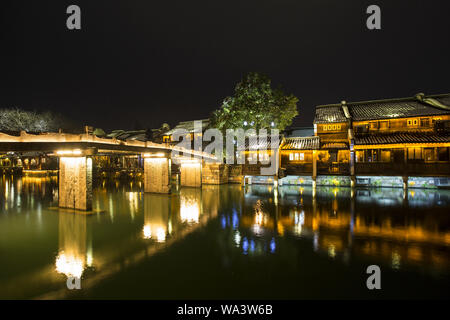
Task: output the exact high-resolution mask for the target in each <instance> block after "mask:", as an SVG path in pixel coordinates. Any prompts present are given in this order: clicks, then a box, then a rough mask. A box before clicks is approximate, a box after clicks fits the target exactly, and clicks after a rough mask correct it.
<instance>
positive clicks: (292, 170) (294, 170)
mask: <svg viewBox="0 0 450 320" xmlns="http://www.w3.org/2000/svg"><path fill="white" fill-rule="evenodd" d="M284 167H285V168H286V170H285V174H286V175H291V176H300V175H312V172H313V165H312V163H304V164H288V165H285V166H284Z"/></svg>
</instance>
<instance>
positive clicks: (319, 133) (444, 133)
mask: <svg viewBox="0 0 450 320" xmlns="http://www.w3.org/2000/svg"><path fill="white" fill-rule="evenodd" d="M449 150H450V95H449V94H445V95H434V96H425V95H423V94H418V95H416V96H414V97H412V98H401V99H386V100H374V101H363V102H350V103H347V102H345V101H342V102H341V103H339V104H331V105H322V106H317V107H316V113H315V119H314V137H292V138H286V139H285V142H284V143H283V145H282V146H281V167H283V168H285V169H286V174H287V175H299V176H300V175H308V174H310V175H311V176H312V178H313V180H315V178H316V176H349V177H351V181H352V182H351V183H354V182H356V179H357V178H358V177H361V179H359V182H360V183H361V184H364V180H366V182H367V181H368V180H370V176H397V177H402V178H403V183H405V184H407V183H408V177H436V178H438V177H444V178H445V179H446V180H447V182H445V181H444V184H445V183H446V184H448V179H447V178H448V177H450V151H449ZM445 179H444V180H445ZM439 181H443V180H442V179H441V180H439ZM439 181H438V182H436V183H435V182H433V184H436V185H439V183H440V182H439ZM409 184H410V185H411V184H413V182H411V181H410V182H409Z"/></svg>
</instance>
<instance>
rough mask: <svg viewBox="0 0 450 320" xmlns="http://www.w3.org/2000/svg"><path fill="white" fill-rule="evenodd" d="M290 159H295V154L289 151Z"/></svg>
mask: <svg viewBox="0 0 450 320" xmlns="http://www.w3.org/2000/svg"><path fill="white" fill-rule="evenodd" d="M289 160H290V161H292V160H294V154H293V153H289Z"/></svg>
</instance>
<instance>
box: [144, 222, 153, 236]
mask: <svg viewBox="0 0 450 320" xmlns="http://www.w3.org/2000/svg"><path fill="white" fill-rule="evenodd" d="M143 231H144V239H150V238H151V237H152V229H151V228H150V226H149V225H145V226H144V230H143Z"/></svg>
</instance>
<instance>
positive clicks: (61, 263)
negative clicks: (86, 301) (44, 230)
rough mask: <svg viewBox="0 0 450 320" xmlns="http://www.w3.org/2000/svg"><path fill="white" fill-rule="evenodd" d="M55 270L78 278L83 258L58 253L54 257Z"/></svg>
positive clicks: (82, 268)
mask: <svg viewBox="0 0 450 320" xmlns="http://www.w3.org/2000/svg"><path fill="white" fill-rule="evenodd" d="M55 264H56V271H57V272H59V273H62V274H65V275H66V276H68V277H76V278H80V277H81V275H82V274H83V270H84V263H83V260H82V259H80V258H77V257H75V256H66V255H65V254H64V253H60V254H59V255H58V256H57V257H56V263H55Z"/></svg>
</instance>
